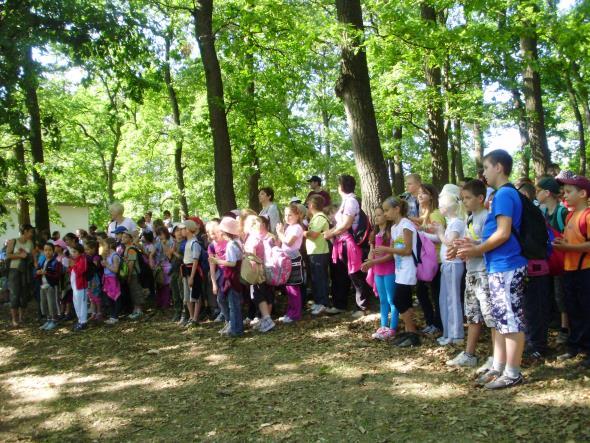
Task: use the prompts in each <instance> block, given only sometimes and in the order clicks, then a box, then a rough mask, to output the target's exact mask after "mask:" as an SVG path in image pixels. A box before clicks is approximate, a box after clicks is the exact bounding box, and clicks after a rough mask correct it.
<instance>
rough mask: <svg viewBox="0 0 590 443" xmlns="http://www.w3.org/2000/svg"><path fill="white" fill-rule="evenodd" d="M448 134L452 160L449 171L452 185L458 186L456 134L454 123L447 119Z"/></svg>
mask: <svg viewBox="0 0 590 443" xmlns="http://www.w3.org/2000/svg"><path fill="white" fill-rule="evenodd" d="M445 127H446V129H447V130H446V133H447V138H448V140H449V157H450V160H451V162H450V163H451V164H450V170H449V178H450V180H451V183H453V184H454V185H456V184H457V142H456V134H455V132H454V131H453V128H452V121H451V120H450V119H447V121H446V124H445Z"/></svg>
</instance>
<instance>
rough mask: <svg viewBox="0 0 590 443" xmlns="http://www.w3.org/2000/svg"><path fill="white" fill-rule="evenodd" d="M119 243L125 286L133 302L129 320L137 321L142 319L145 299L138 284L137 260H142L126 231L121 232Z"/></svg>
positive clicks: (131, 236) (130, 235)
mask: <svg viewBox="0 0 590 443" xmlns="http://www.w3.org/2000/svg"><path fill="white" fill-rule="evenodd" d="M121 242H122V243H123V246H125V252H124V253H123V261H124V262H125V263H126V265H127V286H128V288H129V295H130V296H131V301H132V302H133V312H132V313H131V314H130V315H129V319H130V320H139V319H140V318H141V317H143V303H144V298H145V296H144V293H143V287H142V286H141V283H140V282H139V263H138V260H142V258H141V256H140V255H139V251H138V250H137V247H136V246H134V244H133V234H131V233H130V232H127V231H125V232H123V233H122V234H121Z"/></svg>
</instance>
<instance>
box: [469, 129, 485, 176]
mask: <svg viewBox="0 0 590 443" xmlns="http://www.w3.org/2000/svg"><path fill="white" fill-rule="evenodd" d="M472 131H473V147H474V151H475V166H476V167H477V169H478V170H480V169H483V153H484V150H485V143H484V139H483V132H482V130H481V124H480V123H479V122H478V121H476V122H474V123H473V127H472Z"/></svg>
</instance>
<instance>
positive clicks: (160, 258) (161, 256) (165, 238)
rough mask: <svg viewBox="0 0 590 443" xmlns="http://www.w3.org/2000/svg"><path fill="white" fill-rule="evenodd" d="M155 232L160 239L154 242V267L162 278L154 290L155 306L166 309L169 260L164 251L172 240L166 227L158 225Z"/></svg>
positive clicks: (168, 287) (169, 246) (168, 300)
mask: <svg viewBox="0 0 590 443" xmlns="http://www.w3.org/2000/svg"><path fill="white" fill-rule="evenodd" d="M156 233H157V234H158V237H159V240H160V241H159V242H158V243H157V244H156V253H155V255H154V257H155V258H154V261H155V262H154V267H155V268H156V269H160V271H159V272H161V273H162V280H161V282H160V284H159V285H158V288H157V291H156V307H158V308H161V309H167V308H169V307H170V260H169V259H168V257H167V255H166V253H165V252H164V251H166V250H170V249H171V248H173V247H174V241H173V240H172V239H171V238H170V232H169V231H168V229H167V228H164V227H159V228H157V231H156ZM157 272H158V271H157Z"/></svg>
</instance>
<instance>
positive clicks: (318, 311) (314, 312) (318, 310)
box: [311, 305, 328, 315]
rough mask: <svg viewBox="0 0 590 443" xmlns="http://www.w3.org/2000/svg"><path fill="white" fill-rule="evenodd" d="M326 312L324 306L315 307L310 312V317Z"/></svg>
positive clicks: (326, 309)
mask: <svg viewBox="0 0 590 443" xmlns="http://www.w3.org/2000/svg"><path fill="white" fill-rule="evenodd" d="M327 311H328V308H326V307H325V306H324V305H315V308H313V309H312V310H311V315H320V314H323V313H325V312H327Z"/></svg>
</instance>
